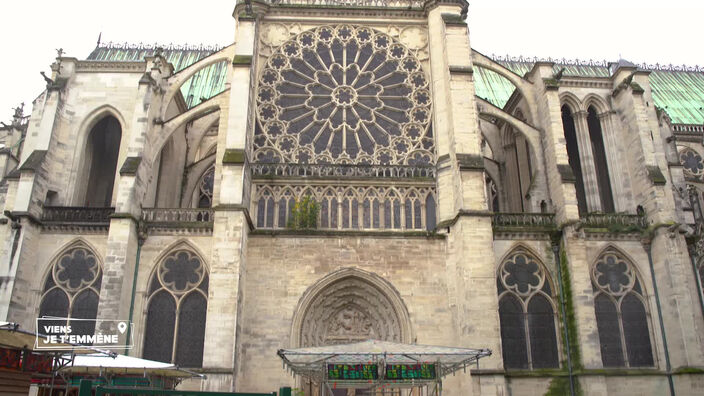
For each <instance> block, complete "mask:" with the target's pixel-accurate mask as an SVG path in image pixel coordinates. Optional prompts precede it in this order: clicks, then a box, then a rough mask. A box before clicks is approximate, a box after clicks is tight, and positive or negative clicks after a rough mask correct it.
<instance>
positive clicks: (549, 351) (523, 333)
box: [496, 249, 560, 369]
mask: <svg viewBox="0 0 704 396" xmlns="http://www.w3.org/2000/svg"><path fill="white" fill-rule="evenodd" d="M496 283H497V288H498V293H499V318H500V321H501V343H502V346H503V358H504V366H505V367H506V368H507V369H538V368H556V367H559V365H560V363H559V356H558V350H557V333H556V325H555V323H556V316H555V312H556V311H555V309H554V306H553V301H554V295H553V288H552V287H551V286H550V280H549V276H548V274H547V272H546V270H545V267H544V266H543V265H542V264H541V263H540V262H539V261H538V259H537V258H535V257H534V256H533V255H532V254H531V253H529V252H528V251H526V250H525V249H517V250H515V251H514V252H513V253H512V254H511V255H509V256H508V258H506V259H505V260H504V262H503V263H501V265H500V266H499V273H498V276H497V280H496Z"/></svg>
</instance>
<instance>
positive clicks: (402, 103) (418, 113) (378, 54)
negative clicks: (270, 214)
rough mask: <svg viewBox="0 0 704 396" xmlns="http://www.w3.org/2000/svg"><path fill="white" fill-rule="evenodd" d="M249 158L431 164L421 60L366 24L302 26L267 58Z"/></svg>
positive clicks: (426, 91)
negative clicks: (250, 156) (309, 27)
mask: <svg viewBox="0 0 704 396" xmlns="http://www.w3.org/2000/svg"><path fill="white" fill-rule="evenodd" d="M256 102H257V103H256V106H257V127H256V130H255V135H254V139H253V145H254V158H255V161H256V162H274V163H311V164H313V163H315V164H333V163H334V164H380V165H397V164H403V165H430V164H432V163H434V154H433V150H434V148H433V147H434V143H433V136H432V130H431V127H430V117H431V105H432V103H431V96H430V91H429V84H428V78H427V77H426V75H425V73H424V72H423V70H422V68H421V62H420V61H419V60H418V59H417V58H416V57H415V55H414V54H413V53H412V52H411V51H410V50H409V49H408V48H407V47H406V46H404V45H403V44H401V43H399V42H398V41H396V40H395V39H393V38H392V37H390V36H389V35H387V34H384V33H381V32H378V31H375V30H373V29H370V28H366V27H353V26H346V25H343V26H323V27H319V28H317V29H314V30H310V31H306V32H303V33H301V34H299V35H297V36H295V37H294V38H292V39H290V40H289V41H287V42H285V43H284V44H283V45H281V46H280V47H279V48H278V49H277V50H276V51H275V53H274V54H273V55H272V56H271V57H269V60H268V61H267V62H266V64H265V66H264V68H263V70H262V72H261V75H260V79H259V87H258V89H257V95H256Z"/></svg>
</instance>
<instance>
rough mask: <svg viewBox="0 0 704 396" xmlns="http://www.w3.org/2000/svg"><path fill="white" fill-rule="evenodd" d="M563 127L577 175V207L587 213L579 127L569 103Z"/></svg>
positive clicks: (563, 116) (581, 212) (571, 164)
mask: <svg viewBox="0 0 704 396" xmlns="http://www.w3.org/2000/svg"><path fill="white" fill-rule="evenodd" d="M562 127H563V128H564V133H565V144H566V145H567V158H568V161H569V164H570V168H572V173H574V176H575V180H576V182H575V185H574V187H575V190H576V192H577V207H578V209H579V213H580V214H586V213H587V211H588V210H587V195H586V192H585V190H584V176H583V174H582V160H581V159H580V157H579V146H578V143H577V128H576V126H575V122H574V114H573V112H572V109H571V108H570V107H569V106H568V105H563V106H562Z"/></svg>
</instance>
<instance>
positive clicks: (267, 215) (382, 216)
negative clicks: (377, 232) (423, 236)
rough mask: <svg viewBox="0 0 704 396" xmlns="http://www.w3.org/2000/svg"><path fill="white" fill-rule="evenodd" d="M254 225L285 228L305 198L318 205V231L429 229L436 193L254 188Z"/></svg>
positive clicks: (406, 189) (383, 189)
mask: <svg viewBox="0 0 704 396" xmlns="http://www.w3.org/2000/svg"><path fill="white" fill-rule="evenodd" d="M255 197H256V200H255V202H256V210H255V213H256V214H257V219H256V225H257V227H258V228H284V227H286V225H287V224H288V219H289V218H290V217H291V214H292V211H293V206H294V205H295V203H296V202H301V201H302V200H303V199H304V198H305V197H310V198H312V199H313V200H315V201H316V202H318V203H319V212H318V219H317V225H318V228H321V229H333V230H345V229H357V230H365V229H389V230H432V229H434V228H435V202H436V198H435V192H434V191H433V189H432V188H431V187H430V186H425V187H382V186H380V187H374V186H366V187H315V188H310V187H304V186H257V191H256V195H255Z"/></svg>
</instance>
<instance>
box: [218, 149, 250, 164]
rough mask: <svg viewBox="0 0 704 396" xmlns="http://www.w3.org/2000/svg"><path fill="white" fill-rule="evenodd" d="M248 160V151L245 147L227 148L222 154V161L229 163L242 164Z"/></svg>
mask: <svg viewBox="0 0 704 396" xmlns="http://www.w3.org/2000/svg"><path fill="white" fill-rule="evenodd" d="M245 162H247V153H246V152H245V151H244V150H243V149H226V150H225V154H223V156H222V163H223V164H228V165H241V164H244V163H245Z"/></svg>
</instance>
